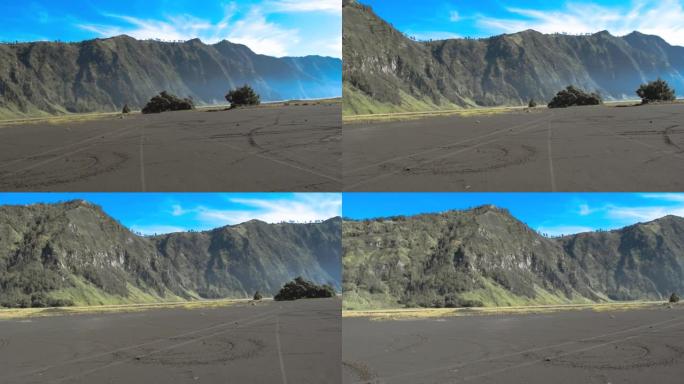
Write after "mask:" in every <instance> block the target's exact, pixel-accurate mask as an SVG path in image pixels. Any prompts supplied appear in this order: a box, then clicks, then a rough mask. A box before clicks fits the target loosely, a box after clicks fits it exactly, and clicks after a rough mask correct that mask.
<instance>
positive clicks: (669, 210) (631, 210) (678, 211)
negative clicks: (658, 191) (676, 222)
mask: <svg viewBox="0 0 684 384" xmlns="http://www.w3.org/2000/svg"><path fill="white" fill-rule="evenodd" d="M607 215H608V217H610V218H613V219H618V220H629V221H630V222H632V223H633V222H634V221H640V222H644V221H652V220H655V219H659V218H661V217H664V216H667V215H675V216H680V217H684V206H677V207H668V206H657V207H655V206H654V207H610V208H608V209H607Z"/></svg>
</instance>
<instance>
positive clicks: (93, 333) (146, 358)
mask: <svg viewBox="0 0 684 384" xmlns="http://www.w3.org/2000/svg"><path fill="white" fill-rule="evenodd" d="M340 310H341V301H340V299H339V298H331V299H308V300H299V301H294V302H274V301H262V302H258V303H256V305H251V304H249V303H235V304H232V305H230V306H227V307H213V306H210V307H207V308H194V309H178V308H170V309H149V310H141V311H138V310H136V311H132V312H127V311H122V312H121V313H108V314H80V315H73V314H72V315H62V316H50V317H35V318H34V317H29V318H23V319H13V320H0V382H1V383H3V384H14V383H122V384H123V383H126V384H129V383H130V384H137V383H142V384H148V383H226V382H230V383H278V384H280V383H282V384H287V383H288V382H289V383H310V384H319V383H331V384H337V383H340V381H341V367H340V360H341V340H340V334H341V329H340V326H341V319H340Z"/></svg>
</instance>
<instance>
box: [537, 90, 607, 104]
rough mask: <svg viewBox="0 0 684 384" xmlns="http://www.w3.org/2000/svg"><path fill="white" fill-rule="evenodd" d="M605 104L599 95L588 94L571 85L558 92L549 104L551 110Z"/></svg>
mask: <svg viewBox="0 0 684 384" xmlns="http://www.w3.org/2000/svg"><path fill="white" fill-rule="evenodd" d="M602 102H603V100H601V96H599V95H598V94H597V93H587V92H584V91H583V90H581V89H577V88H575V87H573V86H572V85H569V86H568V87H567V88H565V89H564V90H562V91H560V92H558V94H556V97H554V98H553V100H551V102H550V103H549V108H567V107H573V106H583V105H599V104H601V103H602Z"/></svg>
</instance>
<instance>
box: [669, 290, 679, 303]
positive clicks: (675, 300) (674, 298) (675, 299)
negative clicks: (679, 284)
mask: <svg viewBox="0 0 684 384" xmlns="http://www.w3.org/2000/svg"><path fill="white" fill-rule="evenodd" d="M670 303H679V296H678V295H677V294H676V293H674V292H673V293H672V295H670Z"/></svg>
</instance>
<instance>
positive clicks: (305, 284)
mask: <svg viewBox="0 0 684 384" xmlns="http://www.w3.org/2000/svg"><path fill="white" fill-rule="evenodd" d="M333 296H335V289H334V288H333V287H331V286H330V285H327V284H324V285H316V284H314V283H313V282H311V281H308V280H304V278H302V277H301V276H300V277H297V278H295V279H294V280H293V281H291V282H289V283H287V284H285V285H284V286H283V288H281V289H280V291H279V292H278V294H277V295H275V297H274V298H273V299H274V300H276V301H283V300H297V299H315V298H323V297H333Z"/></svg>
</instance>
